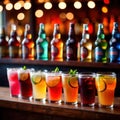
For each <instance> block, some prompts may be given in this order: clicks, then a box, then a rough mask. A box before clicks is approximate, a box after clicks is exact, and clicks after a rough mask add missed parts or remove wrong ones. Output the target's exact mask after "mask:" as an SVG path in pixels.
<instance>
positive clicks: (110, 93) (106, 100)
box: [96, 72, 117, 108]
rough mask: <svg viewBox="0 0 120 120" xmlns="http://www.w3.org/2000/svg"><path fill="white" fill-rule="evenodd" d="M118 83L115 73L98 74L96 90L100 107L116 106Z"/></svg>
mask: <svg viewBox="0 0 120 120" xmlns="http://www.w3.org/2000/svg"><path fill="white" fill-rule="evenodd" d="M116 82H117V80H116V74H115V73H114V72H105V73H97V74H96V88H97V93H98V103H99V106H100V107H108V108H112V107H113V106H114V92H115V88H116Z"/></svg>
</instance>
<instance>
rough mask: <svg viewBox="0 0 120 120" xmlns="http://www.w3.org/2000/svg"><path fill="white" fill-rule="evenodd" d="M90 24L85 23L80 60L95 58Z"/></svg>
mask: <svg viewBox="0 0 120 120" xmlns="http://www.w3.org/2000/svg"><path fill="white" fill-rule="evenodd" d="M88 29H89V27H88V24H83V32H82V39H81V41H80V60H81V61H84V62H92V59H93V42H92V41H91V39H90V34H89V31H88Z"/></svg>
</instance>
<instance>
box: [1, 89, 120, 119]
mask: <svg viewBox="0 0 120 120" xmlns="http://www.w3.org/2000/svg"><path fill="white" fill-rule="evenodd" d="M2 108H3V109H4V108H5V109H11V110H17V111H27V112H31V113H39V114H44V115H51V116H54V115H55V116H59V117H65V118H70V119H82V120H83V119H86V120H87V119H89V120H90V119H91V120H93V119H97V120H99V119H109V120H113V119H118V120H120V98H119V97H116V98H115V106H114V108H112V109H110V108H99V107H98V105H97V104H96V105H95V107H82V106H80V104H78V105H66V104H64V103H61V104H56V103H48V102H47V101H46V102H45V103H42V102H35V101H34V100H31V101H29V100H24V99H20V98H13V97H10V95H9V88H8V87H0V109H2Z"/></svg>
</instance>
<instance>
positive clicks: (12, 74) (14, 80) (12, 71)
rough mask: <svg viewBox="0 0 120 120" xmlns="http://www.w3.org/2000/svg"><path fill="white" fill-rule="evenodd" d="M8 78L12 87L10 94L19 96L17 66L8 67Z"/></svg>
mask: <svg viewBox="0 0 120 120" xmlns="http://www.w3.org/2000/svg"><path fill="white" fill-rule="evenodd" d="M7 78H8V82H9V88H10V96H12V97H19V95H20V84H19V81H18V73H17V68H7Z"/></svg>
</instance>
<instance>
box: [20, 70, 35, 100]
mask: <svg viewBox="0 0 120 120" xmlns="http://www.w3.org/2000/svg"><path fill="white" fill-rule="evenodd" d="M32 70H33V69H23V68H21V69H19V70H18V79H19V82H20V95H21V98H23V99H31V98H32V83H31V80H30V71H32Z"/></svg>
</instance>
